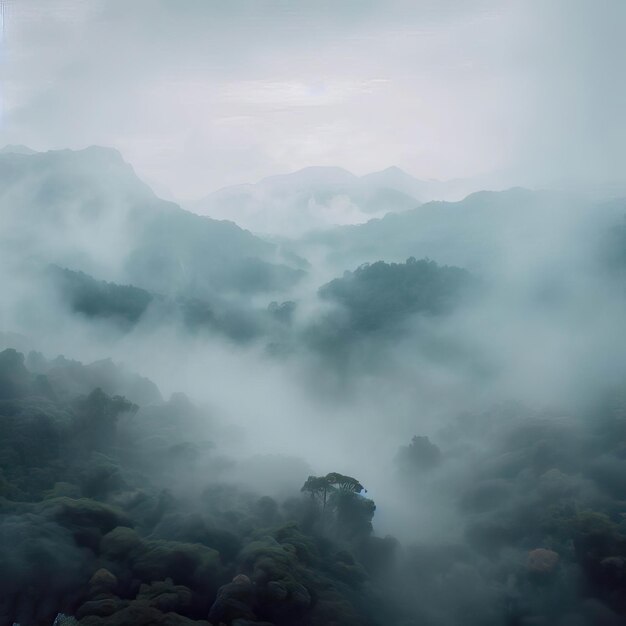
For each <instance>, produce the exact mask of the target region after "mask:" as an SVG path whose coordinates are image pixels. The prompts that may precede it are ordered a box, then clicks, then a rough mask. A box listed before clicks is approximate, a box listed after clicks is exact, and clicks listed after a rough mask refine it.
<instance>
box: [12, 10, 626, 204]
mask: <svg viewBox="0 0 626 626" xmlns="http://www.w3.org/2000/svg"><path fill="white" fill-rule="evenodd" d="M4 4H5V24H4V33H3V40H2V49H1V56H0V105H1V111H0V141H1V142H3V143H19V144H26V145H28V146H30V147H32V148H34V149H37V150H47V149H56V148H66V147H69V148H76V149H77V148H82V147H85V146H88V145H92V144H99V145H107V146H113V147H115V148H118V149H119V150H120V151H121V152H122V153H123V155H124V156H125V158H126V159H127V160H128V161H129V162H130V163H132V164H133V166H134V167H135V169H136V171H137V172H138V174H139V175H140V176H141V177H142V178H144V180H146V181H147V182H148V183H149V184H151V185H152V186H153V188H155V190H156V191H157V192H158V193H160V194H161V195H164V196H166V197H172V198H176V199H180V200H192V199H196V198H200V197H202V196H204V195H206V194H208V193H209V192H211V191H213V190H215V189H218V188H220V187H223V186H226V185H231V184H237V183H245V182H256V181H258V180H259V179H261V178H262V177H264V176H268V175H273V174H278V173H285V172H289V171H294V170H297V169H300V168H303V167H307V166H311V165H327V166H340V167H344V168H346V169H348V170H350V171H353V172H354V173H356V174H365V173H367V172H371V171H375V170H379V169H384V168H386V167H389V166H392V165H395V166H399V167H401V168H403V169H405V170H406V171H408V172H409V173H411V174H413V175H414V176H416V177H418V178H437V179H450V178H472V177H483V178H484V179H485V180H494V181H495V180H497V179H498V178H500V179H505V180H506V181H510V182H511V184H526V185H549V184H552V183H554V182H563V181H565V182H567V181H577V182H581V181H582V182H590V183H605V182H613V181H616V180H620V181H621V180H622V179H623V177H624V174H623V172H625V171H626V156H625V154H624V152H625V151H624V149H623V146H624V145H626V122H625V121H624V114H623V111H624V110H626V81H625V80H624V73H625V72H624V70H625V69H626V68H625V65H626V61H625V59H626V38H624V37H623V30H624V28H625V27H626V2H623V1H622V0H601V1H596V0H497V1H496V0H316V1H315V2H312V1H308V0H302V1H294V0H228V1H226V0H181V1H177V2H173V1H171V0H133V1H132V2H130V1H128V0H71V1H70V0H4Z"/></svg>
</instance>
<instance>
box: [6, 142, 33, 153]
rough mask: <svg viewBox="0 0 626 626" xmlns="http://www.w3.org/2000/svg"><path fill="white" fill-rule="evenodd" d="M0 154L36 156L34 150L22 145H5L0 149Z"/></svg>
mask: <svg viewBox="0 0 626 626" xmlns="http://www.w3.org/2000/svg"><path fill="white" fill-rule="evenodd" d="M0 154H26V155H29V154H37V151H36V150H33V149H32V148H29V147H28V146H24V145H22V144H7V145H6V146H4V148H0Z"/></svg>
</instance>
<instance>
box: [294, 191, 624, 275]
mask: <svg viewBox="0 0 626 626" xmlns="http://www.w3.org/2000/svg"><path fill="white" fill-rule="evenodd" d="M624 207H625V201H623V200H622V201H615V202H613V203H602V204H598V203H594V202H589V201H588V199H587V198H580V197H579V196H576V195H573V194H566V193H561V192H548V191H531V190H528V189H523V188H519V187H518V188H512V189H509V190H506V191H481V192H476V193H473V194H470V195H469V196H467V197H466V198H464V199H463V200H462V201H459V202H440V201H435V202H428V203H426V204H423V205H421V206H419V207H417V208H414V209H411V210H409V211H405V212H404V213H400V214H394V213H390V214H388V215H385V216H384V217H383V218H381V219H372V220H370V221H368V222H367V223H365V224H357V225H350V226H340V227H335V228H332V229H328V230H326V231H322V232H316V233H311V234H309V235H307V236H305V237H303V238H301V239H300V240H299V241H298V242H297V243H296V244H295V246H294V250H296V251H297V252H298V253H300V254H303V253H305V252H306V250H308V249H316V250H319V249H326V251H327V252H328V258H329V259H330V260H331V261H332V262H333V263H335V264H336V265H337V266H339V267H343V268H349V267H354V266H358V265H360V264H361V263H366V262H374V261H378V260H380V259H384V260H385V261H395V262H402V261H404V260H405V259H406V258H408V257H410V256H415V257H417V258H423V257H430V258H435V259H436V260H437V261H438V262H440V263H444V264H450V265H458V266H460V267H466V268H470V269H474V270H478V271H485V270H489V269H493V268H498V267H499V268H500V269H501V270H504V269H505V268H504V266H503V265H502V263H504V262H505V261H504V260H505V259H506V263H508V264H510V265H511V267H509V269H510V270H511V271H516V269H517V268H516V267H513V265H514V264H515V263H519V264H520V267H521V266H522V265H524V264H525V265H526V266H530V264H532V263H533V262H534V259H536V258H539V255H542V254H544V253H545V252H546V251H547V250H549V249H554V250H558V248H559V246H562V245H563V242H564V241H565V240H566V237H569V236H571V237H574V236H576V237H579V238H580V240H581V241H585V242H589V245H591V244H592V241H591V239H592V238H591V234H590V233H592V232H594V233H595V232H600V231H601V230H602V228H603V227H604V226H607V227H608V225H609V224H611V223H615V220H618V221H619V220H620V219H621V217H620V216H621V214H622V213H623V212H624ZM575 215H577V217H576V219H572V218H573V217H574V216H575ZM585 228H588V233H587V236H584V232H581V231H584V229H585ZM572 229H577V233H576V234H574V233H573V232H571V231H572ZM576 240H578V239H576ZM529 251H531V252H529ZM575 252H576V251H574V250H572V253H575Z"/></svg>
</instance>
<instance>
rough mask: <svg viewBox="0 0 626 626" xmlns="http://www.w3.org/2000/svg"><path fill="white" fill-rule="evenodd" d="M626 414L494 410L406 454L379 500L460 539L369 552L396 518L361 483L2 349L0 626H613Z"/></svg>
mask: <svg viewBox="0 0 626 626" xmlns="http://www.w3.org/2000/svg"><path fill="white" fill-rule="evenodd" d="M105 389H106V391H105ZM121 393H124V394H129V397H132V398H133V399H134V400H135V402H136V404H135V403H133V402H130V401H129V400H127V399H126V398H124V397H122V396H121V395H119V394H121ZM625 407H626V398H624V394H623V389H622V390H619V389H617V390H610V391H609V393H604V394H602V396H601V397H600V398H597V399H596V400H595V401H594V402H592V403H590V404H589V406H588V408H587V410H586V412H585V415H582V414H581V415H569V414H562V413H560V414H556V415H555V414H546V413H536V412H533V411H529V410H527V409H524V408H523V407H519V406H498V407H494V408H492V409H491V410H489V411H486V412H483V413H478V414H469V415H468V414H465V415H463V416H460V417H458V418H457V419H452V420H450V421H447V422H445V423H442V424H440V427H439V429H438V432H437V433H436V437H435V439H434V440H433V441H431V440H430V439H429V438H428V437H424V436H415V437H413V439H412V441H411V442H410V443H409V444H408V445H402V444H403V443H405V442H402V441H398V442H397V448H396V450H397V454H396V455H395V458H388V459H385V462H384V465H385V466H387V464H388V463H391V465H392V466H394V465H395V470H389V474H388V476H387V479H386V481H385V484H386V489H385V491H386V493H382V492H381V496H384V498H383V499H384V501H385V502H386V503H387V504H389V503H391V502H392V501H393V500H394V498H396V499H397V503H399V504H400V506H401V507H402V510H403V512H404V514H405V515H410V512H411V511H413V510H417V511H420V510H422V509H424V508H428V509H430V510H433V511H436V512H437V515H440V516H442V515H448V516H452V517H454V519H455V522H456V525H458V530H457V531H456V532H455V533H452V534H451V535H450V536H449V537H447V538H445V537H444V538H443V539H442V538H441V536H440V535H439V534H438V533H437V532H434V531H433V529H432V528H430V529H429V528H428V526H425V527H422V528H419V527H418V528H415V529H414V530H419V531H420V532H419V534H420V536H421V537H422V538H421V540H415V541H411V542H410V543H409V544H406V543H401V542H399V541H398V540H396V539H395V538H394V537H392V536H386V537H384V538H382V537H379V536H376V534H375V533H374V532H373V527H372V522H373V521H375V514H376V515H378V514H379V513H380V514H381V515H383V516H384V515H385V507H384V506H382V507H381V506H379V507H377V506H376V505H375V504H374V502H373V501H372V500H370V499H368V498H367V497H364V496H363V495H361V491H362V489H363V486H362V485H361V484H360V483H359V482H358V481H357V480H356V479H353V478H351V477H349V476H344V475H341V474H336V473H332V472H331V473H328V474H326V475H322V476H311V475H309V476H308V478H307V472H308V468H307V465H306V462H304V461H303V460H299V459H297V458H292V457H274V458H267V457H266V458H263V457H260V458H256V460H254V462H253V463H252V464H251V465H250V464H248V465H246V463H247V461H248V463H249V460H247V459H245V458H240V457H239V456H237V455H235V456H234V457H231V456H229V455H228V454H227V453H226V452H225V449H226V445H225V442H227V441H228V440H229V437H228V436H227V435H226V433H227V431H225V430H224V428H223V423H222V420H221V416H219V415H215V414H213V413H209V412H207V410H206V409H205V408H203V407H201V406H196V405H194V404H193V403H192V402H191V401H190V400H189V399H188V398H186V397H185V396H183V395H182V394H174V395H172V397H171V398H170V399H169V400H167V401H163V400H162V399H161V397H160V395H159V392H158V390H157V389H156V387H155V386H154V385H153V384H152V383H150V381H148V380H146V379H143V378H141V377H139V376H137V375H135V374H132V373H129V372H127V371H124V370H121V369H120V368H118V367H117V366H115V365H114V364H113V363H111V362H110V361H107V362H100V363H93V364H91V365H86V366H84V365H82V364H81V363H78V362H75V361H68V360H66V359H64V358H62V357H59V358H56V359H54V360H51V361H48V360H47V359H46V358H45V357H43V356H42V355H41V354H38V353H31V354H29V355H28V357H27V358H24V356H23V355H21V354H19V353H18V352H16V351H15V350H11V349H8V350H5V351H3V352H0V558H1V559H2V563H3V568H2V571H1V573H0V581H1V582H2V594H0V623H2V624H3V625H4V624H11V623H13V622H18V623H20V624H22V625H23V626H39V625H45V626H50V625H51V624H52V621H53V619H54V617H55V615H57V613H64V614H66V615H73V616H75V618H76V619H75V620H74V621H71V622H69V623H71V624H73V625H76V624H79V625H80V626H137V624H145V625H146V626H148V625H156V626H192V625H193V624H196V625H197V626H207V625H208V624H212V626H219V624H221V623H224V624H227V625H228V626H242V625H246V626H252V625H253V624H263V625H269V624H272V625H273V626H293V624H299V625H302V626H328V625H329V624H337V626H362V625H364V624H366V625H370V626H416V625H418V624H428V625H429V626H456V624H459V623H464V624H468V625H470V626H503V625H505V624H507V625H509V624H516V625H520V626H530V625H531V624H559V625H563V626H565V625H566V624H567V625H568V626H569V624H580V625H581V626H598V625H602V626H618V625H619V624H621V623H623V618H624V616H625V615H626V605H625V603H624V594H623V591H624V585H625V580H624V565H625V563H626V525H625V523H624V516H625V515H626V510H625V504H624V502H625V498H626V483H625V481H624V468H625V464H626V456H625V454H624V442H625V441H626V417H625V416H626V411H625ZM589 418H592V419H589ZM348 455H349V452H348V450H347V449H346V451H345V456H346V458H345V459H344V458H337V462H338V463H340V464H343V463H345V462H346V461H347V456H348ZM376 462H380V459H376ZM252 474H253V475H252ZM259 478H260V481H259ZM254 479H256V480H255V483H254V484H256V485H258V487H256V488H251V487H250V483H251V482H252V481H253V480H254ZM301 485H302V487H300V486H301ZM327 496H328V497H327ZM441 521H442V523H443V522H444V518H443V517H442V518H441ZM448 524H449V520H445V523H444V525H446V526H447V525H448ZM429 533H431V534H430V535H429ZM207 619H208V621H207Z"/></svg>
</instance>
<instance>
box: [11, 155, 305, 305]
mask: <svg viewBox="0 0 626 626" xmlns="http://www.w3.org/2000/svg"><path fill="white" fill-rule="evenodd" d="M0 216H1V218H2V223H1V226H0V237H1V239H2V242H3V247H4V249H5V251H6V252H7V253H9V254H12V255H14V256H17V255H19V256H21V257H23V258H28V257H33V258H36V259H38V260H41V261H44V262H52V263H58V264H59V265H64V266H68V267H72V268H76V269H81V270H84V271H86V272H88V273H93V274H96V275H99V276H105V277H107V278H109V279H111V280H117V281H120V282H131V283H133V284H136V285H137V286H141V287H144V288H147V289H153V290H156V291H159V292H161V293H166V294H169V293H172V292H180V293H186V294H189V295H191V296H204V295H207V294H211V293H213V292H215V291H222V292H224V291H229V292H243V293H246V292H254V291H259V290H260V291H263V290H270V291H271V290H280V289H284V288H286V287H289V286H291V285H293V284H294V283H295V282H296V281H297V280H298V279H299V278H300V276H301V272H300V271H299V270H296V269H292V268H290V267H287V266H286V265H283V264H280V262H279V256H278V253H277V250H276V248H275V247H274V246H273V245H271V244H269V243H266V242H264V241H262V240H260V239H258V238H257V237H254V236H253V235H252V234H250V233H249V232H247V231H245V230H242V229H240V228H239V227H237V226H236V225H235V224H233V223H230V222H220V221H216V220H211V219H209V218H206V217H200V216H197V215H194V214H192V213H188V212H186V211H183V210H182V209H181V208H180V207H178V206H177V205H176V204H173V203H171V202H166V201H163V200H160V199H159V198H157V197H156V196H155V195H154V194H153V193H152V191H151V190H150V189H149V188H148V186H147V185H145V184H144V183H142V182H141V181H140V180H139V179H138V178H137V177H136V175H135V173H134V171H133V169H132V168H131V166H130V165H128V164H127V163H125V162H124V161H123V159H122V157H121V156H120V155H119V153H117V152H116V151H114V150H110V149H106V148H98V147H91V148H87V149H85V150H81V151H76V152H75V151H70V150H61V151H51V152H46V153H35V154H16V153H5V154H1V155H0Z"/></svg>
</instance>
